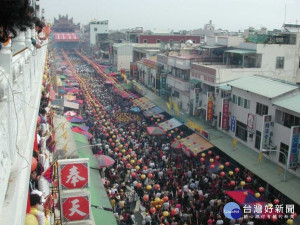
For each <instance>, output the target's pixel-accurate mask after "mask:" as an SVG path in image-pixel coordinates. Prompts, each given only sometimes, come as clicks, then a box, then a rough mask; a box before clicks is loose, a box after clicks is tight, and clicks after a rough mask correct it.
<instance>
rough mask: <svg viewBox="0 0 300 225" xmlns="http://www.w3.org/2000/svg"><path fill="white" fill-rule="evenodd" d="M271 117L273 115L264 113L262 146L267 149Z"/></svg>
mask: <svg viewBox="0 0 300 225" xmlns="http://www.w3.org/2000/svg"><path fill="white" fill-rule="evenodd" d="M271 118H272V116H269V115H263V127H262V134H261V148H263V149H267V148H268V147H269V142H270V132H271Z"/></svg>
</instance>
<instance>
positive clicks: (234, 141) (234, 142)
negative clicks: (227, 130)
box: [232, 138, 237, 148]
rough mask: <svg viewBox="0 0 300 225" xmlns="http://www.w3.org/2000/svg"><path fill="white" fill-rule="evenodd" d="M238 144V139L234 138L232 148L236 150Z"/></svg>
mask: <svg viewBox="0 0 300 225" xmlns="http://www.w3.org/2000/svg"><path fill="white" fill-rule="evenodd" d="M236 144H237V139H236V138H233V139H232V147H234V148H235V146H236Z"/></svg>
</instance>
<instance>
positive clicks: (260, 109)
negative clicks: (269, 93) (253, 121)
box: [256, 102, 268, 116]
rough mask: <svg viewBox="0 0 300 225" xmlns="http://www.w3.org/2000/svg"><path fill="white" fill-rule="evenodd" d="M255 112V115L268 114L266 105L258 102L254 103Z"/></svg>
mask: <svg viewBox="0 0 300 225" xmlns="http://www.w3.org/2000/svg"><path fill="white" fill-rule="evenodd" d="M256 114H257V115H260V116H262V115H268V106H266V105H263V104H260V103H258V102H257V103H256Z"/></svg>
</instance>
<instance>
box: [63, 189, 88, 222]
mask: <svg viewBox="0 0 300 225" xmlns="http://www.w3.org/2000/svg"><path fill="white" fill-rule="evenodd" d="M61 202H62V204H61V205H62V213H63V221H64V222H68V221H78V220H88V219H90V201H89V195H86V196H85V195H80V194H78V196H72V197H62V199H61Z"/></svg>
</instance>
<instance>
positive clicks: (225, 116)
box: [222, 98, 229, 130]
mask: <svg viewBox="0 0 300 225" xmlns="http://www.w3.org/2000/svg"><path fill="white" fill-rule="evenodd" d="M222 101H223V102H222V129H223V130H228V129H229V99H228V98H223V99H222Z"/></svg>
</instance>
